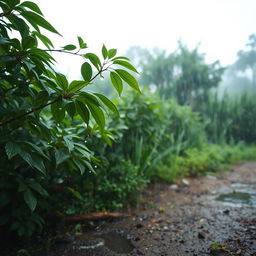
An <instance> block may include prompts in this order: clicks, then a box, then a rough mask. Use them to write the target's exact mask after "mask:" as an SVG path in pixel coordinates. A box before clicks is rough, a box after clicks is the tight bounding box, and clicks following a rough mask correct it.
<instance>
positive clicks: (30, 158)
mask: <svg viewBox="0 0 256 256" xmlns="http://www.w3.org/2000/svg"><path fill="white" fill-rule="evenodd" d="M19 155H20V156H21V157H22V158H23V160H25V161H26V162H27V163H28V164H29V165H30V166H31V167H33V168H36V169H37V170H38V171H40V172H41V173H43V174H45V166H44V164H43V161H42V159H41V158H40V157H38V156H37V155H35V154H29V153H27V152H25V151H22V152H19Z"/></svg>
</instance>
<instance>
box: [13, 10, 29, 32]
mask: <svg viewBox="0 0 256 256" xmlns="http://www.w3.org/2000/svg"><path fill="white" fill-rule="evenodd" d="M8 19H9V20H10V21H11V22H12V23H13V24H15V25H16V28H17V30H18V31H19V33H20V34H21V36H22V37H23V36H28V35H29V26H28V25H27V24H26V22H25V21H24V20H23V19H21V18H19V17H17V16H16V15H14V14H11V15H9V16H8Z"/></svg>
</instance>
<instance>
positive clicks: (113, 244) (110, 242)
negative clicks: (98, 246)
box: [97, 232, 134, 253]
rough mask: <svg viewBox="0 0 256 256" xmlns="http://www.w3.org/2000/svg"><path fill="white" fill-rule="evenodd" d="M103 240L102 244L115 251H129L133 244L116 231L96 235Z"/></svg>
mask: <svg viewBox="0 0 256 256" xmlns="http://www.w3.org/2000/svg"><path fill="white" fill-rule="evenodd" d="M97 237H99V238H102V239H103V240H104V242H105V243H104V245H105V246H106V247H107V248H108V249H109V250H111V251H113V252H116V253H130V252H131V251H132V250H133V249H134V246H133V244H132V243H131V241H130V240H129V239H126V238H124V237H122V236H121V235H119V234H118V233H116V232H110V233H107V234H102V235H99V236H97Z"/></svg>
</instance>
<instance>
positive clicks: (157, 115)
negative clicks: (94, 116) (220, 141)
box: [88, 90, 206, 185]
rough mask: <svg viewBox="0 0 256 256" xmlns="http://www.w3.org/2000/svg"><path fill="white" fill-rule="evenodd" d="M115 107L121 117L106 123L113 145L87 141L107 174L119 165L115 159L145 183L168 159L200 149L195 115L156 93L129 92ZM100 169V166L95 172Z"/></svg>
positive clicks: (202, 139)
mask: <svg viewBox="0 0 256 256" xmlns="http://www.w3.org/2000/svg"><path fill="white" fill-rule="evenodd" d="M118 108H119V111H120V118H116V117H114V116H113V117H112V118H110V119H109V120H108V123H107V127H108V130H109V131H110V132H111V133H112V136H114V142H113V143H112V145H111V146H109V145H106V144H105V145H103V144H102V142H101V141H98V143H97V142H96V140H95V139H94V138H92V141H90V140H88V144H89V145H90V148H93V150H94V152H96V154H97V156H99V158H100V159H102V161H103V162H104V163H105V167H104V168H107V169H108V171H107V172H106V173H111V169H112V168H115V166H119V162H120V161H119V160H118V159H124V160H126V161H127V160H129V161H131V164H133V166H134V168H138V169H139V173H140V175H141V176H142V177H144V179H145V182H146V180H149V179H151V178H152V177H154V173H155V169H156V168H158V167H159V166H161V167H163V166H165V165H168V164H170V161H169V159H170V156H172V155H173V154H176V155H181V154H183V152H184V151H185V150H186V149H188V148H192V147H197V148H200V146H201V145H202V144H203V143H204V142H205V141H206V137H205V133H204V126H203V125H202V123H201V121H200V118H199V116H198V114H197V113H195V112H192V110H191V108H190V107H188V106H180V105H178V104H177V102H175V101H171V100H170V101H164V100H162V99H161V98H160V97H159V96H157V94H153V93H151V92H149V91H148V92H146V90H145V91H144V93H143V95H138V94H134V93H133V92H130V93H129V94H128V95H126V97H124V99H122V100H121V101H120V102H119V104H118ZM95 142H96V143H95ZM123 168H124V167H123ZM101 170H102V169H101V167H99V168H98V170H97V172H98V173H100V172H101ZM104 170H105V169H104ZM104 172H105V171H104ZM127 173H128V171H127ZM127 175H128V174H127ZM120 185H121V184H120Z"/></svg>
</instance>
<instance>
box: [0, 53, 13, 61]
mask: <svg viewBox="0 0 256 256" xmlns="http://www.w3.org/2000/svg"><path fill="white" fill-rule="evenodd" d="M12 61H16V58H15V57H14V56H8V55H2V56H0V62H12Z"/></svg>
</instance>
